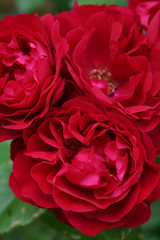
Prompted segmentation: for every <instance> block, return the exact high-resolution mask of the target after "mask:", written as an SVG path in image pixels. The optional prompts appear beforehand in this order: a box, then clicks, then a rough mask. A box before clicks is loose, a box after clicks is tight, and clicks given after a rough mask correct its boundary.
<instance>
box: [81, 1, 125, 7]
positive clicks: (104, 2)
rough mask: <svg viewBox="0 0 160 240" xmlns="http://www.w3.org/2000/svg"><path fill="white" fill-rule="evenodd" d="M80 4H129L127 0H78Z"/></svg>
mask: <svg viewBox="0 0 160 240" xmlns="http://www.w3.org/2000/svg"><path fill="white" fill-rule="evenodd" d="M78 2H79V3H80V4H98V5H101V4H107V5H111V4H116V5H119V6H127V0H78Z"/></svg>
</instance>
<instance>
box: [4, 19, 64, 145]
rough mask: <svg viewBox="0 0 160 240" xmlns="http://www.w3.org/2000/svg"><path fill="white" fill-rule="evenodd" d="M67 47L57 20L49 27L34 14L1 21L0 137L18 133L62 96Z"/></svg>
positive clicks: (6, 137) (12, 136)
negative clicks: (61, 75)
mask: <svg viewBox="0 0 160 240" xmlns="http://www.w3.org/2000/svg"><path fill="white" fill-rule="evenodd" d="M66 51H67V45H66V42H65V40H64V39H62V38H60V36H59V26H58V23H54V22H53V24H52V26H51V27H50V30H48V29H47V27H46V26H45V24H44V22H43V19H40V18H39V17H38V16H37V15H36V14H33V15H27V14H22V15H17V16H10V17H6V18H4V19H3V20H1V21H0V132H1V134H0V141H3V140H6V139H11V138H15V137H16V136H18V135H19V134H20V133H21V130H22V129H24V128H26V127H28V126H29V125H30V124H31V123H32V122H33V121H34V120H35V119H38V118H41V117H43V116H44V114H45V113H46V112H47V111H48V108H49V105H50V104H54V103H56V102H57V101H58V99H59V98H60V97H61V95H62V92H63V86H64V79H62V78H61V77H60V69H61V65H62V59H63V57H64V55H65V53H66Z"/></svg>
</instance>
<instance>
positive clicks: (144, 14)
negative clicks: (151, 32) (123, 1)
mask: <svg viewBox="0 0 160 240" xmlns="http://www.w3.org/2000/svg"><path fill="white" fill-rule="evenodd" d="M128 5H129V7H130V8H131V9H132V10H133V11H135V12H136V13H137V14H138V16H139V18H140V22H141V25H142V26H143V28H144V29H147V28H148V24H149V23H150V21H151V20H152V18H153V17H154V15H155V14H156V13H157V12H158V11H159V10H160V1H159V0H128Z"/></svg>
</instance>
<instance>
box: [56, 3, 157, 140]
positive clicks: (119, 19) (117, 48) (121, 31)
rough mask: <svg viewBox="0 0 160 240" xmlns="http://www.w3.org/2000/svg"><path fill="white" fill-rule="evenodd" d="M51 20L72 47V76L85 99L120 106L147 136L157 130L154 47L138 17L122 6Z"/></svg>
mask: <svg viewBox="0 0 160 240" xmlns="http://www.w3.org/2000/svg"><path fill="white" fill-rule="evenodd" d="M53 18H54V19H56V20H57V21H58V22H59V24H60V34H61V36H62V37H64V38H66V40H67V42H68V44H69V51H68V53H67V56H66V58H65V61H66V64H67V67H68V71H69V72H70V74H71V75H72V77H73V79H74V81H75V82H76V83H77V85H78V86H79V87H80V88H81V89H82V91H83V93H84V94H85V95H87V96H89V97H90V98H92V99H94V98H95V99H97V98H98V99H100V100H101V101H102V102H103V103H105V102H106V103H108V102H112V103H113V104H118V108H122V109H124V110H125V112H126V113H127V114H129V115H132V116H133V117H134V118H135V119H136V120H137V124H138V126H139V127H140V128H141V129H143V130H144V131H145V132H151V131H152V130H154V129H155V127H156V126H157V125H158V123H159V120H160V97H159V95H157V93H158V92H159V90H160V86H159V84H158V82H159V81H158V82H157V77H155V75H154V71H153V67H152V66H153V64H155V60H156V59H153V58H151V57H150V56H149V52H151V49H152V43H150V42H149V40H148V36H147V35H146V34H144V33H142V32H141V28H140V24H139V19H138V18H137V16H136V15H135V14H134V12H133V11H131V10H130V9H128V8H125V7H118V6H108V7H107V6H106V5H103V6H96V5H87V6H77V5H75V7H74V9H73V10H71V11H69V12H63V13H60V14H58V15H56V16H54V17H53ZM64 22H65V24H64ZM157 26H158V25H157ZM154 29H155V28H154V26H152V33H151V34H153V33H154ZM152 137H154V135H153V134H152ZM154 141H156V139H154Z"/></svg>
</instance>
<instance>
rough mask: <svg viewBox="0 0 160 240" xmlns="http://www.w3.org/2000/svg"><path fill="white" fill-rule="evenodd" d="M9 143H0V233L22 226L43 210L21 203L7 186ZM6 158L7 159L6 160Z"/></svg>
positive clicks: (10, 167) (9, 163)
mask: <svg viewBox="0 0 160 240" xmlns="http://www.w3.org/2000/svg"><path fill="white" fill-rule="evenodd" d="M8 153H9V142H3V143H0V154H1V156H2V160H1V161H0V233H5V232H8V231H11V230H12V229H14V228H15V227H18V226H24V225H26V224H28V223H30V222H32V221H33V220H34V219H35V218H37V217H39V216H40V215H41V214H42V213H43V212H44V210H42V209H39V208H37V207H35V206H32V205H29V204H27V203H24V202H21V201H20V200H19V199H17V198H16V196H15V195H14V194H13V192H12V191H11V189H10V188H9V185H8V180H9V175H10V173H11V171H12V162H11V160H8V159H9V158H8V155H9V154H8ZM7 158H8V159H7Z"/></svg>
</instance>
